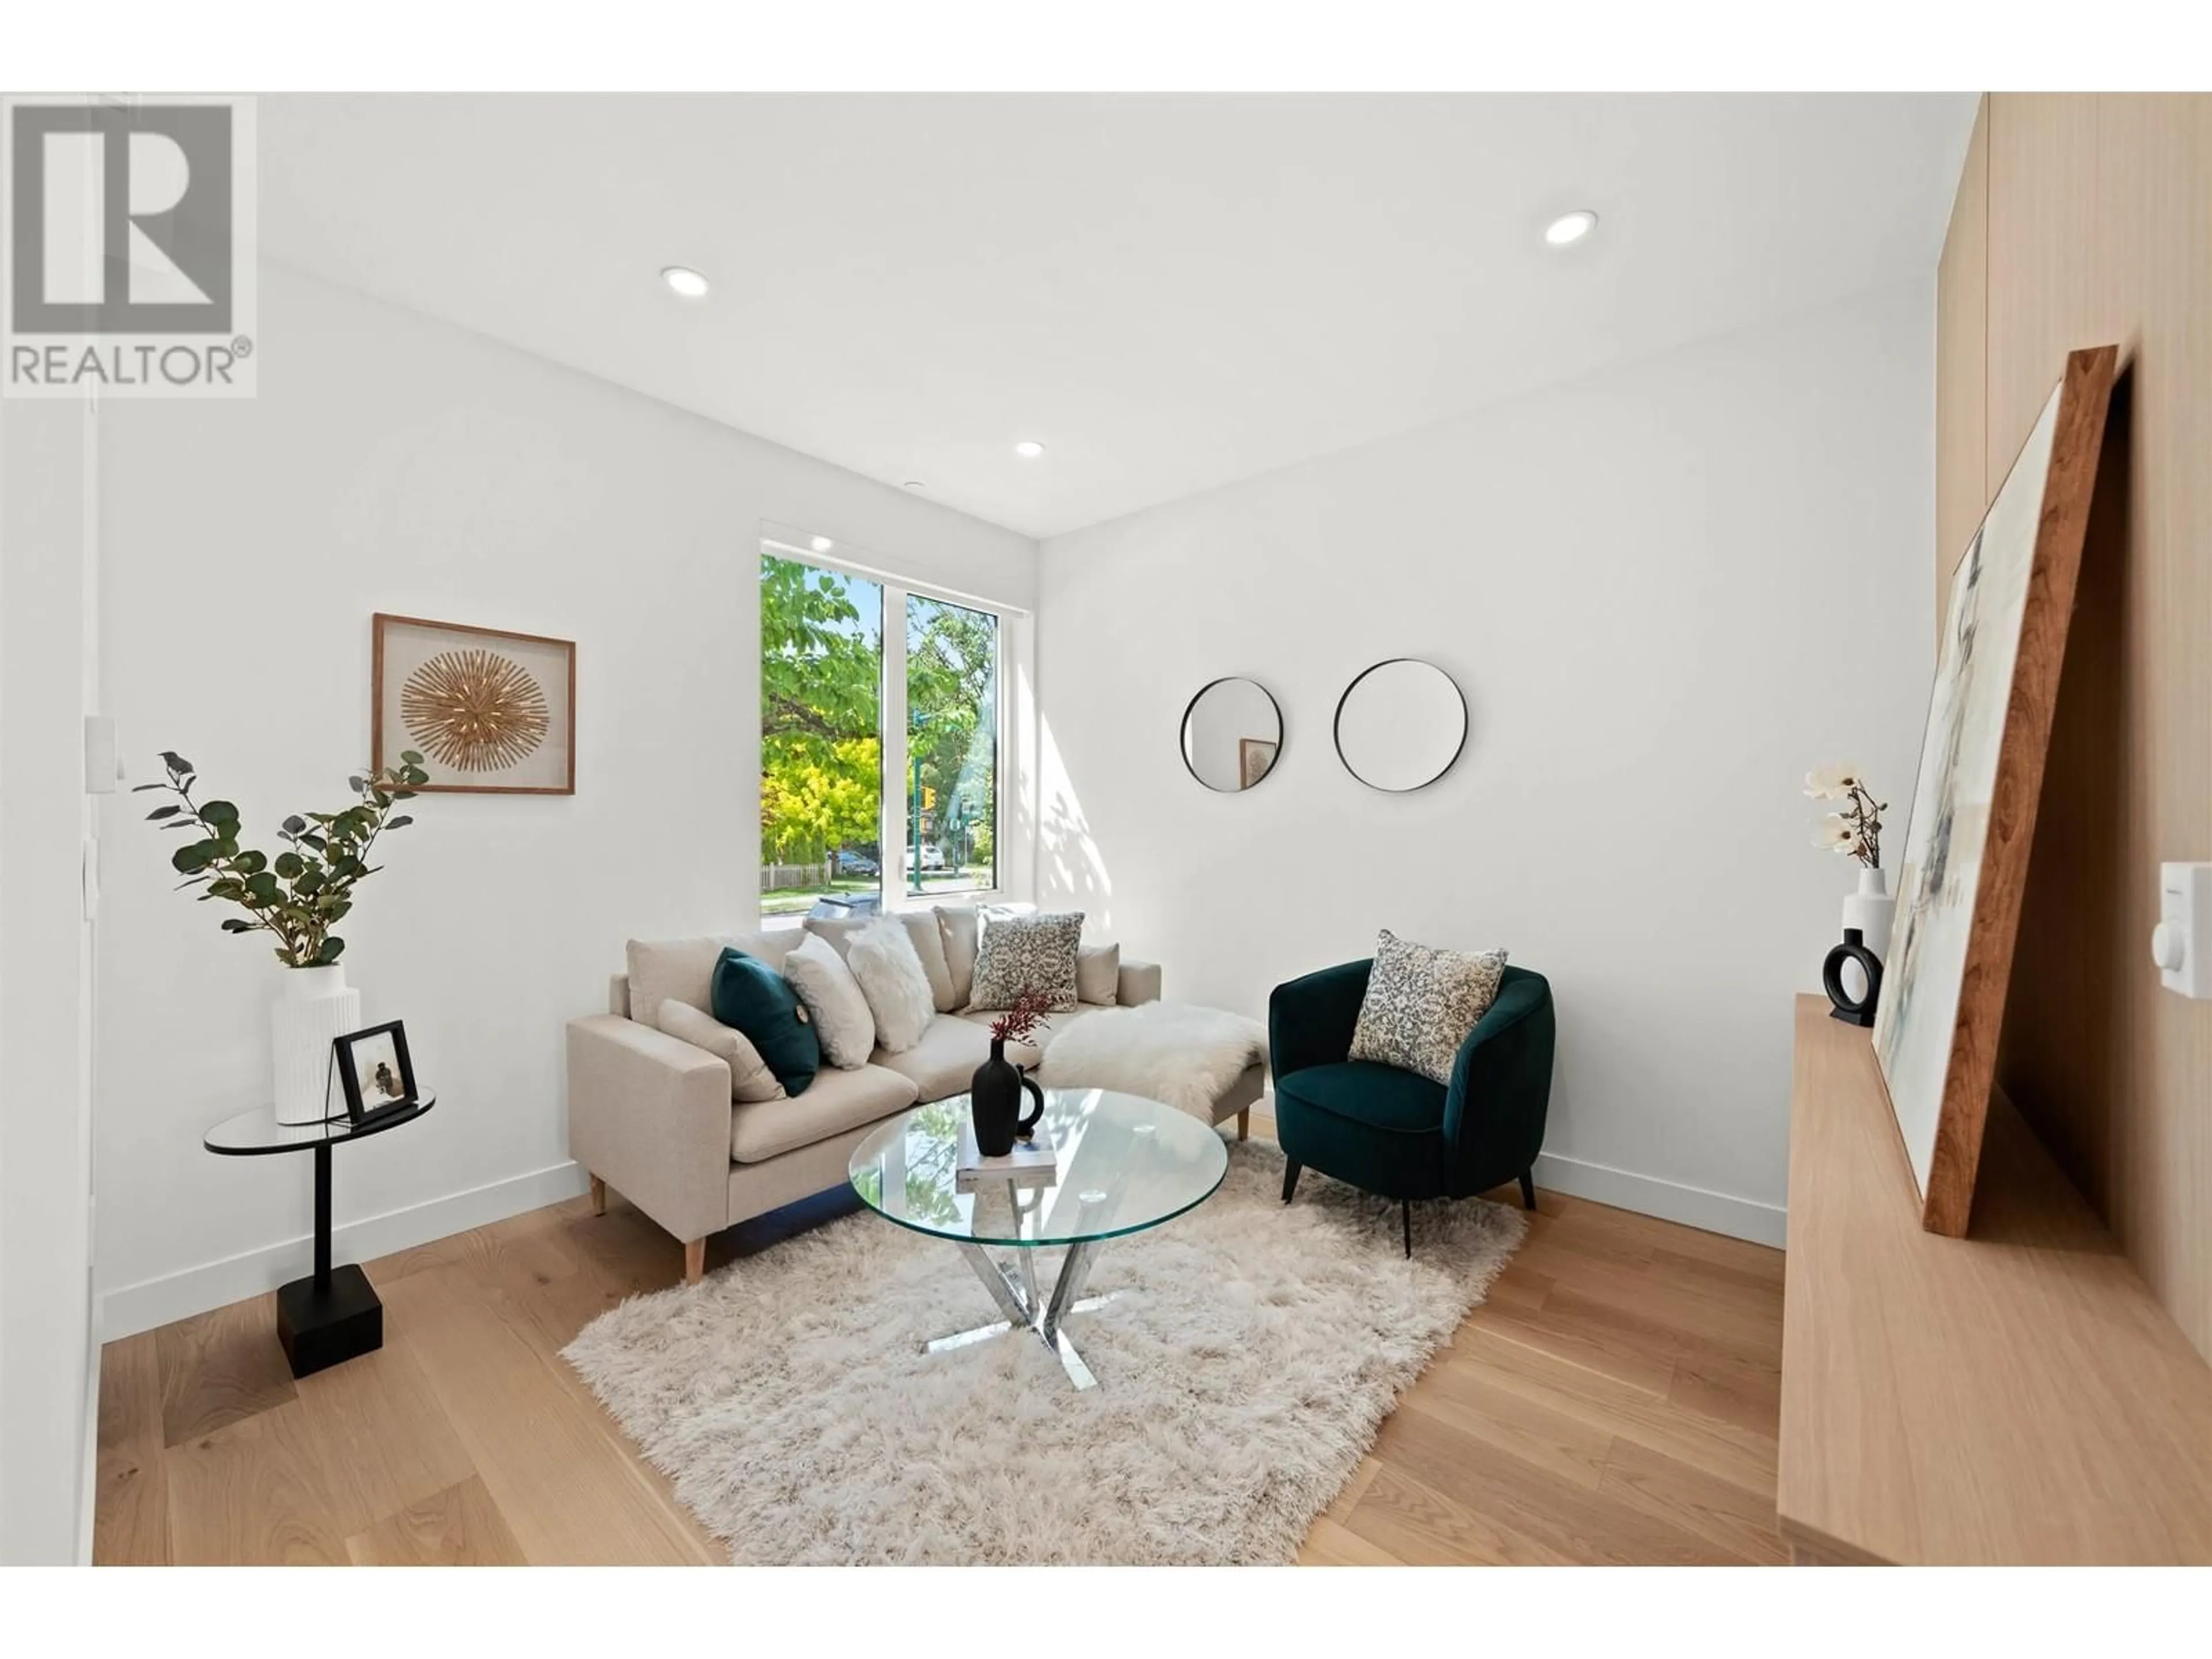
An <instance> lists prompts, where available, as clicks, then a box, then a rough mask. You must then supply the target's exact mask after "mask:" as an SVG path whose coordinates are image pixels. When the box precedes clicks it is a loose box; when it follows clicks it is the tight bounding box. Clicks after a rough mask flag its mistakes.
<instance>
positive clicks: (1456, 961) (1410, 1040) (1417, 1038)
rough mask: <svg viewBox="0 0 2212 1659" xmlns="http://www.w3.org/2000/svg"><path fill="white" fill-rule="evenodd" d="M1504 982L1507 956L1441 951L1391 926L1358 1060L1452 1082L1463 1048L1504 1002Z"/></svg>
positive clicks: (1357, 1041)
mask: <svg viewBox="0 0 2212 1659" xmlns="http://www.w3.org/2000/svg"><path fill="white" fill-rule="evenodd" d="M1504 976H1505V952H1504V951H1479V952H1475V953H1473V954H1470V953H1468V952H1467V951H1439V950H1436V949H1433V948H1432V947H1431V946H1429V945H1416V944H1414V943H1413V941H1412V940H1411V939H1400V938H1399V937H1398V936H1397V935H1396V934H1395V933H1392V932H1391V931H1390V930H1389V928H1388V927H1385V928H1384V929H1383V931H1382V932H1381V933H1377V934H1376V936H1375V966H1374V968H1373V969H1371V970H1370V972H1369V974H1368V976H1367V994H1366V996H1365V997H1364V998H1363V999H1362V1000H1361V1001H1360V1004H1359V1023H1358V1025H1357V1026H1355V1027H1354V1028H1353V1030H1352V1055H1351V1057H1352V1059H1353V1060H1374V1061H1376V1063H1378V1064H1380V1065H1383V1066H1396V1067H1397V1068H1398V1069H1399V1070H1400V1071H1401V1072H1413V1073H1418V1074H1419V1076H1422V1077H1425V1078H1427V1079H1429V1080H1430V1081H1431V1082H1432V1083H1443V1084H1449V1083H1450V1081H1451V1073H1452V1062H1453V1061H1454V1060H1457V1059H1458V1058H1459V1050H1460V1045H1461V1044H1462V1043H1463V1042H1466V1041H1467V1039H1468V1034H1469V1033H1470V1032H1472V1031H1473V1030H1474V1028H1475V1024H1476V1022H1477V1021H1479V1020H1480V1019H1481V1018H1482V1017H1483V1015H1484V1014H1486V1013H1487V1012H1489V1010H1490V1005H1491V1004H1492V1002H1495V1001H1496V1000H1498V982H1499V981H1501V980H1503V979H1504Z"/></svg>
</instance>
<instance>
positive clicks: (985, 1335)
mask: <svg viewBox="0 0 2212 1659" xmlns="http://www.w3.org/2000/svg"><path fill="white" fill-rule="evenodd" d="M1097 1249H1098V1246H1097V1243H1095V1242H1086V1243H1081V1244H1071V1245H1069V1246H1068V1247H1067V1255H1066V1256H1065V1257H1064V1258H1063V1259H1062V1260H1061V1261H1060V1278H1059V1279H1058V1280H1057V1282H1055V1283H1054V1285H1053V1287H1052V1296H1051V1297H1050V1299H1049V1300H1047V1299H1044V1298H1042V1297H1039V1296H1038V1294H1037V1281H1036V1260H1035V1257H1036V1250H1035V1249H1017V1250H1016V1251H1015V1252H1014V1254H1015V1255H1016V1256H1018V1258H1019V1259H1020V1262H1021V1275H1020V1277H1019V1278H1017V1277H1015V1275H1014V1274H1013V1273H1012V1272H1010V1271H1009V1270H1008V1269H1007V1268H1006V1267H1004V1266H1003V1265H1002V1264H1001V1263H1000V1261H998V1259H997V1258H996V1257H994V1255H991V1253H990V1252H989V1251H988V1250H986V1249H984V1248H983V1247H982V1246H981V1244H969V1243H963V1244H962V1245H961V1246H960V1254H961V1255H964V1256H966V1257H967V1258H968V1265H969V1267H973V1268H974V1269H975V1277H976V1278H978V1279H981V1280H982V1281H983V1288H984V1289H985V1290H987V1291H989V1292H990V1293H991V1300H992V1301H994V1302H995V1303H997V1304H999V1310H1000V1312H1001V1313H1003V1314H1005V1315H1006V1317H1005V1318H1004V1319H1000V1320H994V1321H993V1322H991V1323H990V1324H988V1325H979V1326H977V1327H976V1328H975V1329H974V1330H971V1331H961V1332H959V1333H958V1334H956V1335H952V1336H940V1337H939V1338H937V1339H936V1340H934V1341H933V1342H931V1343H930V1344H929V1345H928V1352H931V1353H943V1352H946V1351H947V1350H948V1349H952V1348H964V1347H966V1346H968V1345H969V1343H971V1342H982V1341H986V1340H989V1339H990V1338H992V1337H994V1336H1004V1335H1006V1334H1007V1333H1008V1332H1010V1331H1017V1330H1024V1331H1030V1332H1033V1333H1034V1334H1036V1337H1037V1338H1038V1340H1041V1341H1042V1343H1043V1344H1044V1345H1045V1346H1046V1347H1048V1348H1049V1349H1051V1350H1052V1351H1053V1352H1054V1353H1055V1354H1057V1355H1059V1356H1060V1368H1061V1369H1062V1370H1065V1371H1066V1373H1067V1380H1068V1381H1069V1382H1071V1383H1073V1384H1075V1386H1076V1387H1077V1388H1078V1389H1095V1388H1097V1386H1098V1379H1097V1377H1096V1376H1093V1375H1091V1367H1090V1366H1088V1365H1086V1364H1084V1363H1083V1356H1082V1355H1081V1354H1079V1353H1078V1352H1076V1351H1075V1344H1073V1342H1071V1341H1069V1340H1067V1333H1066V1331H1065V1330H1063V1329H1061V1328H1060V1326H1061V1322H1062V1321H1063V1320H1065V1319H1066V1316H1068V1315H1070V1314H1079V1313H1089V1312H1090V1311H1091V1310H1093V1309H1094V1308H1103V1307H1104V1306H1105V1305H1106V1304H1108V1303H1109V1302H1111V1301H1112V1300H1113V1299H1114V1297H1113V1296H1112V1295H1110V1294H1109V1295H1106V1296H1091V1297H1086V1296H1085V1295H1084V1294H1083V1281H1084V1280H1085V1279H1087V1278H1089V1277H1090V1276H1091V1257H1092V1256H1093V1255H1096V1254H1097Z"/></svg>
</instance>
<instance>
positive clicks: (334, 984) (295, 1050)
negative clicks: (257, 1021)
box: [269, 965, 361, 1123]
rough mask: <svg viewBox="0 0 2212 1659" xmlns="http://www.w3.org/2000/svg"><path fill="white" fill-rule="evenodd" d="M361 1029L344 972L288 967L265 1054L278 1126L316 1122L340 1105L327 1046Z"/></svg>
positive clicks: (357, 996) (357, 998)
mask: <svg viewBox="0 0 2212 1659" xmlns="http://www.w3.org/2000/svg"><path fill="white" fill-rule="evenodd" d="M360 1029H361V993H360V992H358V991H356V990H354V989H352V988H351V987H349V986H348V985H347V984H346V982H345V969H343V968H342V967H338V966H335V965H333V966H331V967H328V968H288V969H285V970H284V990H283V994H282V995H280V996H279V997H278V998H277V999H276V1001H275V1003H273V1004H272V1005H270V1010H269V1054H270V1060H271V1062H272V1069H273V1072H274V1075H275V1078H276V1121H278V1122H279V1123H320V1122H321V1121H323V1120H324V1119H325V1118H326V1117H328V1116H330V1115H331V1113H332V1111H333V1110H338V1109H343V1108H342V1107H338V1106H332V1105H326V1104H325V1101H326V1100H328V1101H342V1100H343V1096H342V1095H339V1094H337V1092H335V1091H331V1088H330V1079H331V1043H332V1042H334V1041H336V1040H337V1038H339V1037H342V1036H344V1035H345V1034H346V1033H347V1032H349V1031H358V1030H360Z"/></svg>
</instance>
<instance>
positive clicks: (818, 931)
mask: <svg viewBox="0 0 2212 1659" xmlns="http://www.w3.org/2000/svg"><path fill="white" fill-rule="evenodd" d="M875 920H876V918H875V917H873V916H809V917H807V918H806V920H805V921H802V922H800V923H799V930H800V931H801V932H802V933H811V934H813V935H814V937H815V938H817V939H823V940H825V941H827V942H828V944H829V948H830V949H831V950H833V951H836V953H837V960H838V961H840V962H842V961H844V960H845V953H846V952H847V951H850V950H851V949H852V948H853V941H854V939H858V938H860V930H861V929H862V928H863V927H867V926H868V925H869V924H870V923H872V922H873V921H875ZM796 943H797V941H796V940H793V944H794V945H795V944H796Z"/></svg>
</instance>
